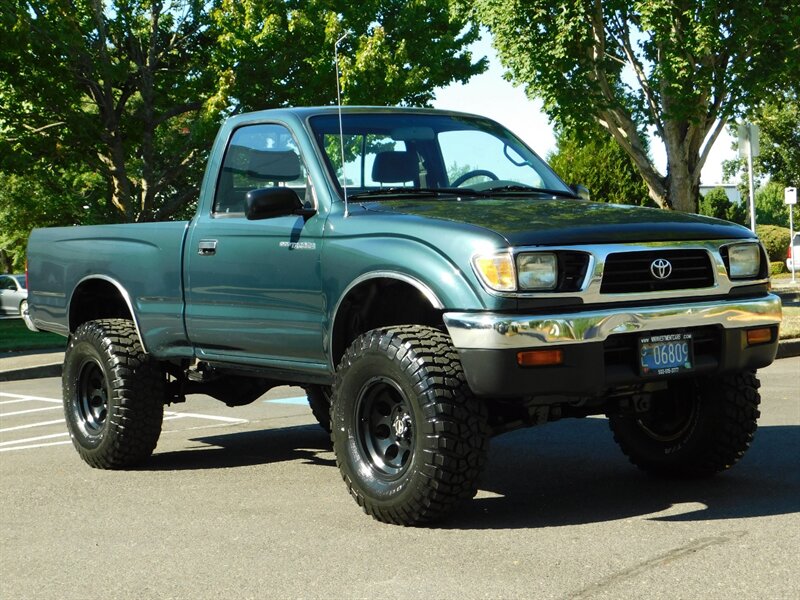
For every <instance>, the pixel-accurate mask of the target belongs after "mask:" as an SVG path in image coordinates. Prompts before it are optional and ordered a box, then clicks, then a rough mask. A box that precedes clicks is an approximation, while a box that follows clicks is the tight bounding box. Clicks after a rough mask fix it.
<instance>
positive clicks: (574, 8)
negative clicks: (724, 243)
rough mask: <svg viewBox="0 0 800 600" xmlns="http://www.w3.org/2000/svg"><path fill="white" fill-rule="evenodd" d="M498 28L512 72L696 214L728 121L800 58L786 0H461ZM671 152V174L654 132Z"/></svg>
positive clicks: (658, 190)
mask: <svg viewBox="0 0 800 600" xmlns="http://www.w3.org/2000/svg"><path fill="white" fill-rule="evenodd" d="M461 4H462V5H463V6H464V7H465V8H470V7H471V9H472V13H471V14H472V15H474V17H475V18H476V19H478V20H479V21H480V22H481V23H483V24H485V25H486V26H488V27H489V29H490V30H491V32H492V34H493V36H494V44H495V47H496V48H497V50H498V53H499V55H500V59H501V61H502V63H503V64H504V66H505V67H506V68H507V69H508V73H509V77H510V78H511V79H512V80H513V81H515V82H517V83H519V84H521V85H524V86H525V87H526V90H527V93H528V94H529V95H530V96H535V97H540V98H542V99H543V101H544V108H545V110H546V111H547V113H548V114H549V116H550V117H551V118H552V119H553V120H555V122H556V123H558V124H561V125H563V126H565V127H567V128H568V129H571V130H576V131H580V130H581V129H583V128H587V127H590V126H593V125H594V124H595V123H597V122H598V121H599V122H600V123H601V124H602V125H603V126H604V127H605V128H606V129H607V130H608V131H609V133H610V134H611V136H613V138H614V139H615V140H616V142H617V143H618V144H619V145H620V146H621V147H622V148H623V149H624V150H625V151H626V152H627V153H628V154H629V155H630V156H631V158H632V159H633V161H634V163H635V164H636V167H637V169H638V170H639V171H640V173H641V174H642V177H643V178H644V180H645V182H646V183H647V186H648V189H649V193H650V197H651V198H652V199H653V200H654V201H655V202H657V203H658V204H659V205H660V206H662V207H664V208H670V207H671V208H676V209H680V210H685V211H694V210H696V208H697V204H696V202H697V196H698V190H699V182H700V173H701V170H702V168H703V165H704V164H705V162H706V159H707V157H708V152H709V150H710V148H711V146H712V145H713V142H714V141H715V140H716V138H717V136H718V135H719V133H720V131H721V130H722V129H723V128H724V127H725V124H726V122H727V121H728V120H729V119H730V118H731V117H732V116H734V115H736V114H738V113H739V112H740V111H741V110H742V109H743V108H744V107H747V106H755V105H757V104H759V103H760V101H761V99H762V98H764V97H766V96H768V95H769V93H770V92H771V91H772V90H773V89H774V88H777V87H780V86H778V85H777V84H778V83H779V82H781V81H782V80H784V79H786V78H787V77H792V76H795V81H796V74H797V70H798V64H800V45H798V44H797V42H796V39H795V32H796V31H797V30H798V29H799V28H800V4H798V3H797V2H784V1H783V0H761V1H759V2H750V1H749V0H648V1H646V2H645V1H641V0H603V1H601V0H577V1H576V0H474V1H472V2H470V1H469V0H461ZM648 131H654V132H655V134H656V136H657V137H658V138H659V139H660V140H661V141H662V142H663V144H664V146H665V149H666V154H667V163H668V164H667V172H666V174H661V173H660V172H659V171H658V170H657V169H656V167H655V166H654V164H653V162H652V160H651V158H650V156H649V155H648V152H647V148H646V145H645V143H644V140H645V139H646V134H647V132H648Z"/></svg>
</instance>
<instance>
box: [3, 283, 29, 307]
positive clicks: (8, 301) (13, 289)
mask: <svg viewBox="0 0 800 600" xmlns="http://www.w3.org/2000/svg"><path fill="white" fill-rule="evenodd" d="M26 312H28V290H27V289H26V288H25V275H0V315H20V316H22V315H23V314H24V313H26Z"/></svg>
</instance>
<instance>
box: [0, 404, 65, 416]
mask: <svg viewBox="0 0 800 600" xmlns="http://www.w3.org/2000/svg"><path fill="white" fill-rule="evenodd" d="M45 410H61V407H60V406H48V407H46V408H29V409H28V410H18V411H16V412H10V413H0V419H2V418H4V417H14V416H16V415H27V414H28V413H35V412H42V411H45Z"/></svg>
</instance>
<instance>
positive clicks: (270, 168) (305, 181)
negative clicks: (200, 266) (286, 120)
mask: <svg viewBox="0 0 800 600" xmlns="http://www.w3.org/2000/svg"><path fill="white" fill-rule="evenodd" d="M271 186H275V187H278V186H285V187H290V188H292V189H293V190H294V191H295V192H297V195H298V196H299V197H300V200H301V201H302V202H303V204H304V205H305V206H306V207H311V206H313V205H314V197H313V191H312V188H311V182H310V180H309V177H308V171H307V170H306V168H305V165H304V164H303V160H302V158H301V157H300V152H299V151H298V149H297V145H296V144H295V141H294V138H293V137H292V135H291V133H289V130H288V129H287V128H286V127H284V126H283V125H248V126H245V127H240V128H239V129H237V130H236V131H235V132H234V133H233V136H232V137H231V141H230V143H229V144H228V148H227V150H225V158H224V159H223V161H222V171H221V172H220V176H219V181H218V182H217V192H216V195H215V197H214V212H215V213H217V214H220V213H222V214H224V213H243V212H244V209H245V196H246V195H247V192H249V191H250V190H254V189H257V188H263V187H271Z"/></svg>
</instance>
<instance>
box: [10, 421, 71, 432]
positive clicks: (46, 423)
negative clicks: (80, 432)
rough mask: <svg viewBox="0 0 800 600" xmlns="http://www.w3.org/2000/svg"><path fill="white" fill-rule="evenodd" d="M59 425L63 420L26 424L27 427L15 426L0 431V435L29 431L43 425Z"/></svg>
mask: <svg viewBox="0 0 800 600" xmlns="http://www.w3.org/2000/svg"><path fill="white" fill-rule="evenodd" d="M59 423H64V419H56V420H55V421H40V422H39V423H28V424H27V425H17V426H15V427H5V428H3V429H0V433H6V432H8V431H17V430H18V429H30V428H31V427H44V426H45V425H57V424H59Z"/></svg>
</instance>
